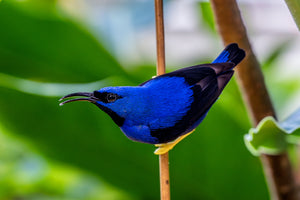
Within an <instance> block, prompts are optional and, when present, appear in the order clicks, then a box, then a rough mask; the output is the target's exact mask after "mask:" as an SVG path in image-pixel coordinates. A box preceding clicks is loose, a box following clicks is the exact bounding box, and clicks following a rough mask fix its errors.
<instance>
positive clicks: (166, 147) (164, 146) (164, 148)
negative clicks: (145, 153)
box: [154, 129, 195, 155]
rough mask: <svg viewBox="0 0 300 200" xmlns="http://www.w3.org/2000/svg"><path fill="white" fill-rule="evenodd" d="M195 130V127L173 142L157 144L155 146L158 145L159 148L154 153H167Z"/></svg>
mask: <svg viewBox="0 0 300 200" xmlns="http://www.w3.org/2000/svg"><path fill="white" fill-rule="evenodd" d="M194 131H195V129H194V130H192V131H191V132H189V133H187V134H185V135H182V136H180V137H178V138H177V139H176V140H174V141H172V142H168V143H162V144H156V145H155V146H156V147H158V148H157V149H156V150H155V151H154V154H156V155H160V154H164V153H167V152H168V151H170V150H171V149H173V147H174V146H175V145H176V144H178V143H179V142H180V141H181V140H183V139H184V138H185V137H186V136H188V135H190V134H191V133H192V132H194Z"/></svg>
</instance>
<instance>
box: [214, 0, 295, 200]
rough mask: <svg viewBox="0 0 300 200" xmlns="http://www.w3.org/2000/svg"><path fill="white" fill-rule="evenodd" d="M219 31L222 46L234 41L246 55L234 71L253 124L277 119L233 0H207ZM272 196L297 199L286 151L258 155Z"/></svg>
mask: <svg viewBox="0 0 300 200" xmlns="http://www.w3.org/2000/svg"><path fill="white" fill-rule="evenodd" d="M210 1H211V4H212V8H213V11H214V15H215V20H216V24H217V28H218V31H219V33H220V35H221V37H222V39H223V43H224V44H225V45H227V44H229V43H232V42H236V43H238V44H239V46H240V47H241V48H242V49H244V50H245V51H246V58H245V59H244V60H243V61H242V62H241V63H240V64H239V67H238V68H237V70H236V72H237V73H236V75H237V78H238V83H239V86H240V89H241V93H242V95H243V98H244V101H245V103H246V107H247V109H248V113H249V115H250V117H251V120H252V124H253V126H256V125H257V124H258V123H259V122H260V121H261V120H262V119H263V118H264V117H266V116H273V117H275V118H276V114H275V110H274V109H273V106H272V103H271V100H270V97H269V95H268V91H267V88H266V86H265V83H264V77H263V74H262V71H261V69H260V66H259V63H258V61H257V59H256V57H255V55H254V53H253V51H252V48H251V45H250V42H249V39H248V36H247V32H246V28H245V26H244V24H243V21H242V18H241V15H240V11H239V8H238V5H237V3H236V1H235V0H210ZM261 160H262V164H263V168H264V172H265V176H266V179H267V183H268V186H269V190H270V193H271V197H272V199H276V200H287V199H289V200H294V199H297V196H296V188H295V181H294V178H293V175H292V168H291V164H290V161H289V158H288V155H287V154H286V153H282V154H280V155H277V156H271V155H262V156H261Z"/></svg>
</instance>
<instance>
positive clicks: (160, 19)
mask: <svg viewBox="0 0 300 200" xmlns="http://www.w3.org/2000/svg"><path fill="white" fill-rule="evenodd" d="M155 24H156V53H157V63H156V69H157V70H156V73H157V75H161V74H164V73H165V71H166V70H165V69H166V67H165V65H166V62H165V31H164V11H163V0H155Z"/></svg>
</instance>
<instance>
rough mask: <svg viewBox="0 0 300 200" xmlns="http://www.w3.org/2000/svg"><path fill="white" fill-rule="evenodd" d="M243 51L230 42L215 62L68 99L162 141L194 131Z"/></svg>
mask: <svg viewBox="0 0 300 200" xmlns="http://www.w3.org/2000/svg"><path fill="white" fill-rule="evenodd" d="M244 57H245V53H244V51H243V50H241V49H239V48H238V46H237V44H230V45H229V46H227V47H226V48H225V49H224V51H223V52H222V53H221V54H220V55H219V56H218V57H217V58H216V59H215V61H214V62H213V63H212V64H204V65H196V66H192V67H188V68H183V69H180V70H177V71H174V72H171V73H168V74H164V75H161V76H157V77H155V78H153V79H150V80H148V81H146V82H144V83H142V84H141V85H139V86H135V87H130V86H124V87H105V88H102V89H100V90H97V91H94V92H93V93H82V92H80V93H73V94H70V95H67V96H65V97H63V98H62V99H65V98H68V97H73V96H84V97H87V98H77V99H71V100H67V101H65V102H63V103H61V104H64V103H68V102H72V101H89V102H92V103H94V104H95V105H97V106H98V107H99V108H100V109H102V110H103V111H104V112H106V113H107V114H108V115H109V116H110V117H111V118H112V119H113V120H114V122H115V123H116V124H117V125H118V126H120V128H121V130H122V131H123V132H124V133H125V135H126V136H127V137H129V138H130V139H132V140H135V141H139V142H144V143H150V144H160V143H167V142H170V141H173V140H175V139H176V138H178V137H180V136H182V135H185V134H187V133H189V132H190V131H192V130H193V129H194V128H196V126H198V125H199V123H201V121H202V120H203V119H204V117H205V116H206V114H207V112H208V110H209V109H210V107H211V106H212V105H213V103H214V102H215V101H216V100H217V98H218V97H219V95H220V93H221V92H222V90H223V89H224V87H225V86H226V84H227V83H228V81H229V80H230V78H231V77H232V75H233V70H232V68H233V67H234V66H235V65H237V64H238V63H239V62H240V61H241V60H242V59H243V58H244Z"/></svg>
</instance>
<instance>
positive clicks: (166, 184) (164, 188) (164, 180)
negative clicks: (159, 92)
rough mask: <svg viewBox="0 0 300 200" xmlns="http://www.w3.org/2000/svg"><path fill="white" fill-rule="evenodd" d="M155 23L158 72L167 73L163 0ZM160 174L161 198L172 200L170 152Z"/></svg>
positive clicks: (161, 159)
mask: <svg viewBox="0 0 300 200" xmlns="http://www.w3.org/2000/svg"><path fill="white" fill-rule="evenodd" d="M155 24H156V52H157V64H156V69H157V70H156V74H157V75H161V74H164V73H165V36H164V14H163V0H155ZM159 171H160V173H159V175H160V199H161V200H170V180H169V179H170V176H169V153H168V152H167V153H165V154H162V155H159Z"/></svg>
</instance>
